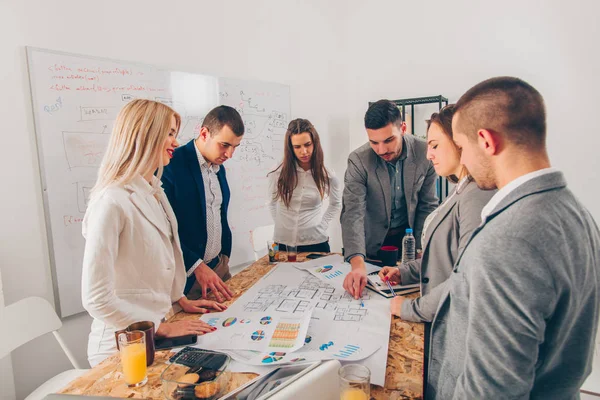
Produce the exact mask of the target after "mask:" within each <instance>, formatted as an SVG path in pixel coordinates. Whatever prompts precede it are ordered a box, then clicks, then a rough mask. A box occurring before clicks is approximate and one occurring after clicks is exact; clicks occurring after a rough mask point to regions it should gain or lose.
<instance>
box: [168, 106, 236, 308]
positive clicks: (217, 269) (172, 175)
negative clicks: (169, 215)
mask: <svg viewBox="0 0 600 400" xmlns="http://www.w3.org/2000/svg"><path fill="white" fill-rule="evenodd" d="M243 135H244V123H243V121H242V118H241V116H240V114H239V113H238V112H237V111H236V110H235V109H234V108H232V107H229V106H219V107H216V108H214V109H213V110H211V111H210V112H209V113H208V114H207V115H206V117H205V118H204V121H203V123H202V128H201V129H200V132H199V134H198V137H197V138H196V139H195V140H192V141H190V142H189V143H188V144H186V145H185V146H183V147H180V148H178V149H176V150H175V151H174V153H173V155H172V160H171V162H170V163H169V165H168V166H167V167H166V168H165V169H164V172H163V175H162V182H163V188H164V190H165V193H166V194H167V197H168V198H169V202H170V203H171V206H172V207H173V211H174V212H175V215H176V217H177V222H178V225H179V240H180V242H181V249H182V251H183V259H184V262H185V269H186V271H187V282H186V286H185V290H184V293H185V294H186V295H188V297H200V296H202V297H206V294H207V291H208V290H211V291H213V292H214V293H215V295H216V297H217V299H218V300H219V301H223V300H225V299H227V300H230V299H231V295H232V293H231V291H230V290H229V288H228V287H227V285H226V284H225V283H224V281H226V280H227V279H229V278H230V277H231V274H230V273H229V257H230V255H231V245H232V243H231V242H232V240H231V229H230V228H229V223H228V222H227V207H228V206H229V198H230V192H229V185H228V184H227V176H226V173H225V168H224V167H223V165H222V164H223V163H224V162H225V161H227V160H228V159H229V158H231V157H232V156H233V153H234V151H235V149H236V147H237V146H239V145H240V142H241V141H242V137H243Z"/></svg>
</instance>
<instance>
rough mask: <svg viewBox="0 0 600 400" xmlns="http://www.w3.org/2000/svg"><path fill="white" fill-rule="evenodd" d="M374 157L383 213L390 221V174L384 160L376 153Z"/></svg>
mask: <svg viewBox="0 0 600 400" xmlns="http://www.w3.org/2000/svg"><path fill="white" fill-rule="evenodd" d="M373 153H374V152H373ZM375 157H377V160H376V161H377V167H376V168H375V172H376V173H377V178H378V179H379V184H380V185H381V190H382V192H383V204H385V213H386V215H387V219H388V221H391V218H392V191H391V183H390V174H389V172H388V169H387V166H386V165H385V161H384V160H382V159H381V157H379V156H378V155H376V154H375Z"/></svg>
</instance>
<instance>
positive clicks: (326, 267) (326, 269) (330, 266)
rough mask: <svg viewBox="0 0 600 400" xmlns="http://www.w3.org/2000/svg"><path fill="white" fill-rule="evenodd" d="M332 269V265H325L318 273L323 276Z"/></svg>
mask: <svg viewBox="0 0 600 400" xmlns="http://www.w3.org/2000/svg"><path fill="white" fill-rule="evenodd" d="M332 268H333V265H326V266H324V267H323V268H321V270H320V271H319V272H320V273H322V274H324V273H325V272H329V271H331V269H332Z"/></svg>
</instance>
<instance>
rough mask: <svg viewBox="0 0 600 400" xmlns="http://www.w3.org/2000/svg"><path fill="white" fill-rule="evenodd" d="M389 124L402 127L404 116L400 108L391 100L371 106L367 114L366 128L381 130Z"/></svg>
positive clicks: (381, 101) (377, 102) (380, 101)
mask: <svg viewBox="0 0 600 400" xmlns="http://www.w3.org/2000/svg"><path fill="white" fill-rule="evenodd" d="M389 124H394V125H396V126H397V127H398V128H400V127H401V126H402V116H401V115H400V110H399V109H398V107H397V106H396V105H395V104H394V103H392V102H391V101H389V100H379V101H376V102H375V103H373V104H371V105H370V106H369V109H368V110H367V112H366V113H365V128H367V129H381V128H383V127H384V126H388V125H389Z"/></svg>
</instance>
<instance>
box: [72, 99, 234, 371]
mask: <svg viewBox="0 0 600 400" xmlns="http://www.w3.org/2000/svg"><path fill="white" fill-rule="evenodd" d="M180 122H181V118H180V116H179V115H178V114H177V113H176V112H175V111H173V110H172V109H171V108H169V107H167V106H165V105H164V104H161V103H158V102H154V101H150V100H143V99H138V100H134V101H132V102H130V103H129V104H127V105H126V106H125V107H124V108H123V109H122V110H121V112H120V113H119V116H118V117H117V120H116V122H115V125H114V128H113V132H112V135H111V138H110V142H109V145H108V149H107V151H106V154H105V155H104V159H103V161H102V166H101V167H100V170H99V172H98V181H97V183H96V186H95V187H94V188H93V189H92V194H91V200H90V204H89V206H88V209H87V211H86V214H85V217H84V220H83V236H84V237H85V239H86V245H85V253H84V259H83V277H82V300H83V305H84V307H85V309H86V310H87V311H88V312H89V313H90V315H91V316H92V317H93V322H92V328H91V332H90V336H89V342H88V360H89V362H90V365H92V366H94V365H96V364H98V363H99V362H101V361H102V360H104V359H105V358H106V357H108V356H110V355H112V354H114V353H116V351H117V349H116V343H115V335H114V332H115V331H116V330H119V329H123V328H125V327H127V326H128V325H130V324H131V323H134V322H137V321H153V322H154V324H155V327H156V329H157V330H156V336H164V337H175V336H182V335H192V334H197V335H201V334H204V333H208V332H211V331H213V330H215V328H212V327H211V326H209V325H208V324H206V323H204V322H202V321H199V320H193V321H178V322H172V323H167V322H163V321H164V318H165V316H166V315H167V313H168V312H169V311H170V310H171V307H172V305H173V304H174V303H178V304H179V306H181V308H182V309H183V310H184V311H186V312H196V313H204V312H207V311H208V309H209V308H210V309H214V310H217V311H222V310H224V309H225V308H226V307H225V306H223V305H221V304H219V303H216V302H214V301H208V300H194V301H192V300H188V299H187V298H186V297H185V296H184V295H183V288H184V286H185V281H186V274H185V267H184V264H183V256H182V253H181V247H180V244H179V237H178V235H177V220H176V219H175V215H174V213H173V210H172V209H171V206H170V205H169V202H168V200H167V198H166V196H165V194H164V192H163V190H162V188H161V182H160V175H161V174H162V169H163V167H164V166H165V165H167V164H168V163H169V160H170V158H171V157H172V153H173V150H174V149H175V148H176V147H177V146H178V144H177V139H176V136H177V133H178V131H179V127H180Z"/></svg>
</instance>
